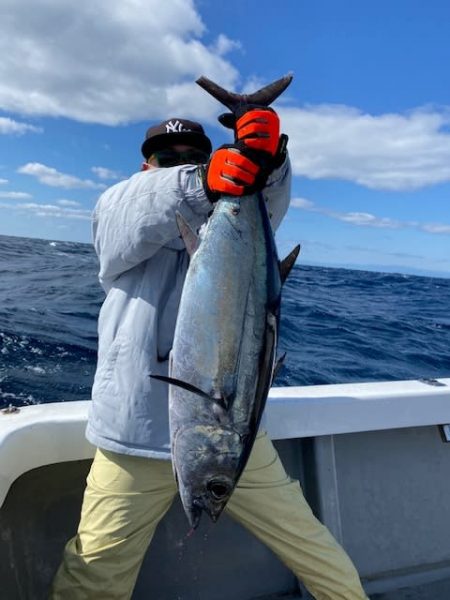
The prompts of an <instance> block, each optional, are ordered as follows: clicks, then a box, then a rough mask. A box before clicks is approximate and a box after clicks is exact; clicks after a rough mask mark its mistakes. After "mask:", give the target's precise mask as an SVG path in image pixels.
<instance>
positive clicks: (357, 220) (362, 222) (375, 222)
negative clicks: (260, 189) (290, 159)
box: [291, 198, 450, 234]
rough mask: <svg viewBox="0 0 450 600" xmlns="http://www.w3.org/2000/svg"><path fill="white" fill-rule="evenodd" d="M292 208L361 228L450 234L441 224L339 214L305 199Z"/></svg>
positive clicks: (368, 215)
mask: <svg viewBox="0 0 450 600" xmlns="http://www.w3.org/2000/svg"><path fill="white" fill-rule="evenodd" d="M291 206H293V207H294V208H300V209H303V210H307V211H309V212H316V213H320V214H322V215H325V216H326V217H330V218H331V219H336V220H338V221H344V222H345V223H351V224H352V225H357V226H359V227H378V228H381V229H404V228H414V229H419V230H420V231H425V232H427V233H434V234H450V225H446V224H440V223H420V222H418V221H398V220H396V219H390V218H389V217H377V216H376V215H372V214H371V213H365V212H347V213H343V212H338V211H335V210H331V209H329V208H326V207H323V206H318V205H317V204H315V203H314V202H311V200H306V199H305V198H293V199H292V200H291Z"/></svg>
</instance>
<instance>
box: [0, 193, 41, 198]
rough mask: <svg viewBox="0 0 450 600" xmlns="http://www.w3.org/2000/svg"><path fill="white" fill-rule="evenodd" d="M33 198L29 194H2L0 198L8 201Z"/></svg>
mask: <svg viewBox="0 0 450 600" xmlns="http://www.w3.org/2000/svg"><path fill="white" fill-rule="evenodd" d="M32 197H33V196H32V195H31V194H28V193H27V192H0V198H7V199H8V200H29V199H30V198H32Z"/></svg>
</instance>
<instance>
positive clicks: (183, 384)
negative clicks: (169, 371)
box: [150, 375, 220, 404]
mask: <svg viewBox="0 0 450 600" xmlns="http://www.w3.org/2000/svg"><path fill="white" fill-rule="evenodd" d="M150 377H151V378H152V379H158V381H164V382H165V383H169V384H170V385H174V386H176V387H179V388H182V389H183V390H186V391H188V392H192V393H193V394H197V396H201V397H202V398H205V399H206V400H211V401H212V402H215V403H216V404H220V401H218V400H217V398H213V397H212V396H210V395H209V394H207V393H206V392H204V391H203V390H201V389H200V388H198V387H196V386H195V385H192V383H187V382H186V381H181V379H175V378H174V377H166V376H165V375H150Z"/></svg>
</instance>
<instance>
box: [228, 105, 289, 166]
mask: <svg viewBox="0 0 450 600" xmlns="http://www.w3.org/2000/svg"><path fill="white" fill-rule="evenodd" d="M235 135H236V141H237V142H244V144H245V145H246V146H247V147H248V148H252V149H253V150H262V151H263V152H267V153H268V154H270V155H271V156H275V154H276V153H277V150H278V144H279V140H280V119H279V117H278V115H277V113H276V112H275V111H274V110H273V109H272V108H270V107H266V106H261V107H251V108H246V109H243V110H242V111H239V110H238V111H237V113H236V125H235Z"/></svg>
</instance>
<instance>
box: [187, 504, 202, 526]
mask: <svg viewBox="0 0 450 600" xmlns="http://www.w3.org/2000/svg"><path fill="white" fill-rule="evenodd" d="M202 510H203V506H202V505H201V504H200V502H199V500H194V501H193V503H192V504H191V506H190V508H189V510H186V509H185V513H186V516H187V519H188V521H189V525H190V526H191V528H192V530H194V529H197V527H198V524H199V523H200V517H201V516H202Z"/></svg>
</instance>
